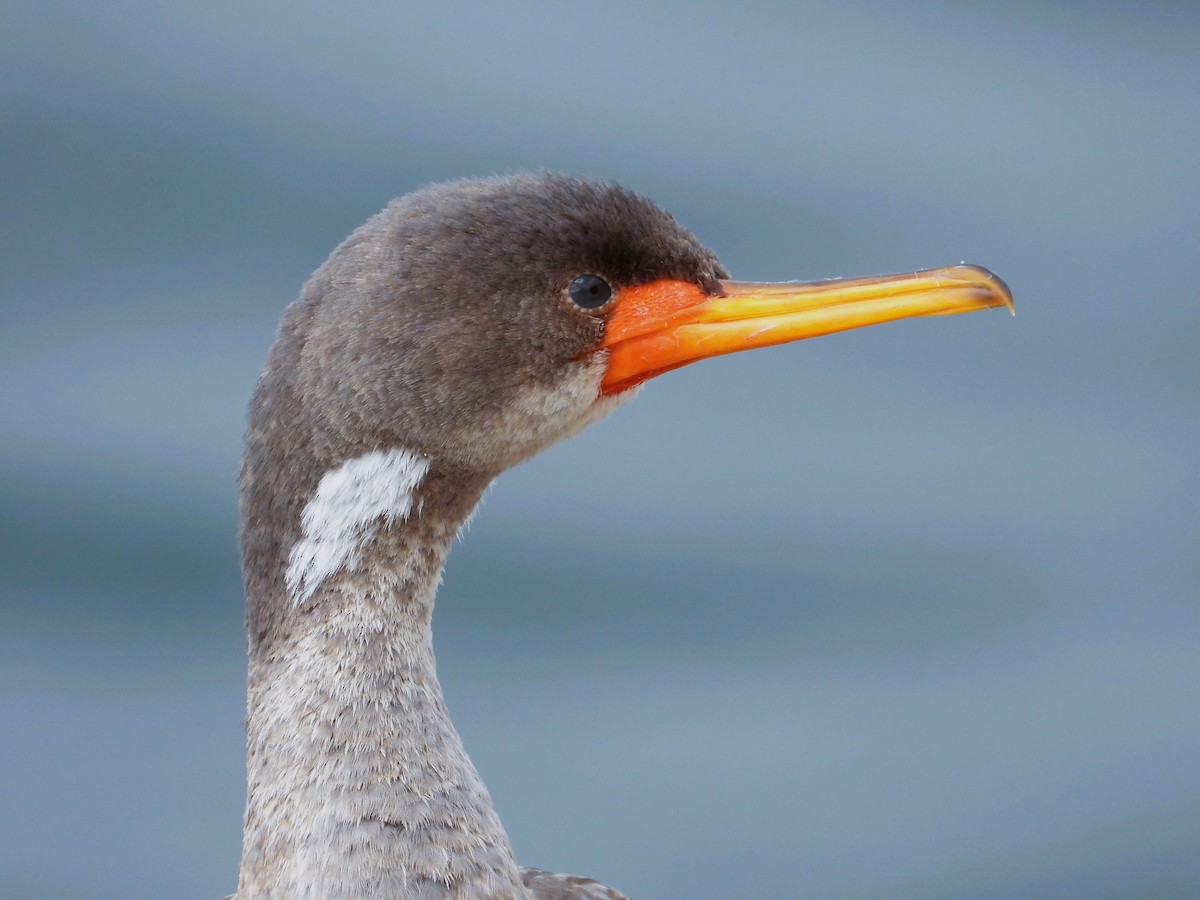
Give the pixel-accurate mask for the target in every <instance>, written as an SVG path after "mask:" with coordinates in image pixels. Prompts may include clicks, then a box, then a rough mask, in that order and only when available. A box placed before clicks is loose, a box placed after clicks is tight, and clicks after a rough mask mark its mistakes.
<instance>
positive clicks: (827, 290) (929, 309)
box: [600, 265, 1013, 394]
mask: <svg viewBox="0 0 1200 900" xmlns="http://www.w3.org/2000/svg"><path fill="white" fill-rule="evenodd" d="M721 289H722V293H721V294H720V295H719V296H715V297H714V296H710V295H708V294H706V293H705V292H704V291H703V289H701V288H700V287H699V286H698V285H695V284H691V283H689V282H684V281H673V280H669V279H666V280H661V281H652V282H650V283H649V284H642V285H638V286H637V287H633V288H628V289H626V290H623V291H621V294H620V298H619V300H618V303H617V306H616V309H615V310H614V311H613V313H612V315H611V316H610V317H609V319H608V324H607V327H606V329H605V334H604V340H603V342H602V343H601V345H600V346H601V347H602V348H604V349H607V350H608V353H609V358H608V371H607V372H606V373H605V376H604V379H603V381H602V382H601V385H600V391H601V393H602V394H615V393H618V392H620V391H623V390H626V389H627V388H631V387H633V386H634V385H636V384H640V383H641V382H643V381H645V380H646V379H647V378H653V377H654V376H655V375H661V374H662V373H663V372H667V371H670V370H671V369H677V368H679V367H680V366H685V365H687V364H688V363H690V362H695V361H696V360H698V359H705V358H707V357H709V356H719V355H721V354H723V353H736V352H737V351H739V350H752V349H754V348H755V347H769V346H771V345H772V344H784V343H787V342H788V341H799V340H803V339H804V338H810V337H817V336H818V335H822V334H832V333H834V332H835V331H847V330H849V329H851V328H861V327H862V326H864V325H875V324H877V323H879V322H891V321H894V320H896V319H907V318H910V317H911V316H942V315H949V314H952V313H961V312H970V311H971V310H975V309H988V308H991V307H997V306H1006V307H1008V309H1009V310H1010V311H1011V310H1012V309H1013V301H1012V294H1011V293H1009V290H1008V287H1007V286H1006V285H1005V284H1004V282H1003V281H1001V280H1000V279H999V278H997V277H996V276H995V275H993V274H992V273H991V272H989V271H988V270H987V269H983V268H980V267H979V266H967V265H962V266H950V267H948V268H945V269H925V270H923V271H920V272H909V273H906V274H903V275H880V276H877V277H875V278H839V279H835V280H833V281H814V282H799V281H788V282H781V283H779V284H765V283H755V282H746V281H723V282H721Z"/></svg>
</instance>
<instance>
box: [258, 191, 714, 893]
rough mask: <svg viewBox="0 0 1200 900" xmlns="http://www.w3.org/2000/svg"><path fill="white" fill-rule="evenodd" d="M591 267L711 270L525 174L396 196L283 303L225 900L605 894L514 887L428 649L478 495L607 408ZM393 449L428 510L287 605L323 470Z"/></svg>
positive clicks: (518, 882)
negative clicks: (579, 283)
mask: <svg viewBox="0 0 1200 900" xmlns="http://www.w3.org/2000/svg"><path fill="white" fill-rule="evenodd" d="M590 272H597V273H603V274H604V275H605V277H606V278H608V279H610V280H611V282H612V284H613V285H614V287H619V286H620V285H622V284H630V283H634V282H636V281H641V280H645V279H647V278H661V277H669V278H679V279H684V280H687V281H689V282H693V283H697V284H701V285H704V286H705V288H706V289H708V290H711V291H714V292H715V291H716V290H717V284H716V281H717V279H718V278H719V277H721V276H723V275H724V272H723V271H722V270H721V268H720V266H719V264H718V263H717V261H716V258H715V257H714V256H713V254H712V253H711V252H710V251H708V250H706V249H704V248H703V247H701V246H700V245H699V244H698V243H697V242H696V241H695V240H694V238H692V236H691V235H690V234H688V233H687V232H685V231H684V230H683V229H681V228H680V227H679V226H678V225H676V224H675V222H674V221H673V220H672V219H671V218H670V217H669V216H668V215H667V214H666V213H664V212H662V211H661V210H659V209H658V208H657V207H655V206H653V205H652V204H650V203H649V202H647V201H645V200H643V199H641V198H639V197H637V196H635V195H634V194H632V193H630V192H628V191H625V190H621V189H619V188H614V187H610V186H606V185H603V184H597V183H592V182H586V181H580V180H575V179H570V178H564V177H559V176H550V175H547V176H531V175H520V176H514V177H508V178H496V179H485V180H478V181H461V182H455V183H451V184H445V185H441V186H437V187H434V188H430V189H428V190H425V191H422V192H420V193H417V194H413V195H409V196H407V197H404V198H402V199H400V200H397V201H395V202H394V203H392V204H391V205H390V206H388V207H387V208H386V209H385V210H384V211H383V212H381V213H380V214H379V215H377V216H375V217H374V218H373V219H371V220H370V221H369V222H367V223H366V224H365V225H364V226H363V227H362V228H360V229H358V230H357V231H356V232H355V233H354V234H352V235H351V236H350V237H349V238H348V239H347V240H346V241H345V242H344V243H343V244H342V245H341V246H340V247H338V248H337V249H336V250H335V251H334V252H333V254H332V255H331V256H330V258H329V260H328V261H327V262H326V263H325V264H324V265H323V266H322V267H321V268H320V269H318V270H317V272H316V273H315V274H314V275H313V277H312V278H311V279H310V281H309V282H308V284H307V285H306V286H305V288H304V290H303V292H302V294H301V296H300V298H299V299H298V300H297V301H296V302H295V303H294V304H292V306H291V307H290V308H289V309H288V311H287V313H286V314H285V315H284V319H283V323H282V325H281V327H280V331H279V335H278V337H277V339H276V342H275V346H274V347H273V348H272V350H271V353H270V356H269V358H268V360H267V363H266V367H265V369H264V371H263V374H262V377H261V379H260V381H259V384H258V388H257V390H256V392H255V396H254V400H253V403H252V406H251V413H250V426H249V432H248V435H247V440H246V453H245V459H244V463H243V468H242V477H241V483H242V547H243V566H244V571H245V577H246V593H247V628H248V634H249V648H250V672H249V746H248V782H249V783H248V799H247V807H246V823H245V841H244V850H243V858H242V868H241V877H240V882H239V889H238V896H239V897H242V898H247V900H248V898H252V897H287V898H297V897H304V896H312V897H384V896H387V897H430V898H432V897H455V898H476V897H523V896H526V895H527V892H528V891H532V896H537V897H556V898H568V897H580V898H583V897H593V896H595V897H600V896H603V897H619V896H620V895H619V894H617V893H615V892H609V893H604V892H605V891H608V889H605V888H602V887H601V888H598V887H596V886H595V883H594V882H588V881H586V880H579V881H578V882H573V881H570V880H567V879H558V877H557V876H552V875H549V874H547V873H538V874H537V875H536V877H535V876H534V875H529V876H527V878H526V882H525V883H524V884H523V882H522V877H521V874H520V870H519V869H518V867H517V866H516V864H515V862H514V861H513V855H512V850H511V848H510V846H509V843H508V839H507V837H506V835H505V833H504V830H503V829H502V828H501V826H500V822H499V820H498V819H497V818H496V815H495V812H494V811H493V809H492V804H491V800H490V798H489V796H488V793H487V791H486V789H485V788H484V786H483V784H482V782H481V781H480V779H479V777H478V775H477V774H476V772H475V770H474V768H473V767H472V766H471V764H470V761H469V760H468V759H467V757H466V754H465V753H464V752H463V749H462V745H461V743H460V742H459V739H458V736H457V734H456V733H455V731H454V729H453V727H452V725H451V724H450V719H449V717H448V715H447V714H446V710H445V706H444V704H443V701H442V696H441V691H440V688H439V687H438V683H437V679H436V676H435V672H434V660H433V653H432V649H431V643H430V613H431V611H432V608H433V593H434V589H435V586H436V584H437V580H438V576H439V573H440V571H441V568H442V563H443V561H444V559H445V556H446V553H447V551H448V549H449V546H450V542H451V540H452V539H453V537H454V535H455V534H456V532H457V531H458V529H459V527H460V526H461V525H462V524H463V522H464V521H465V520H466V519H467V517H468V516H469V515H470V513H471V511H472V510H473V509H474V508H475V506H476V504H477V503H478V502H479V499H480V496H481V495H482V493H483V491H484V489H485V488H486V487H487V486H488V484H490V483H491V481H492V480H493V479H494V478H495V477H496V476H497V475H499V474H500V472H502V471H503V470H504V469H506V468H508V467H509V466H511V465H513V464H514V463H516V462H518V461H520V460H522V459H524V458H526V457H528V456H529V455H531V454H532V453H535V452H536V451H537V450H539V449H541V448H543V447H545V446H547V445H548V444H550V443H553V442H554V441H556V440H559V439H561V438H562V437H564V436H566V435H567V434H570V433H573V432H575V431H577V430H579V429H580V428H582V427H584V426H585V425H586V424H588V423H589V422H591V421H594V420H595V419H597V418H599V417H600V416H601V415H603V414H604V413H605V412H606V411H607V410H608V409H609V408H611V407H612V406H614V405H615V404H616V403H617V402H618V398H613V399H604V400H597V392H598V390H597V389H598V385H599V379H600V376H601V374H602V371H603V360H602V359H601V358H599V357H598V356H596V355H593V356H587V355H586V354H587V353H588V351H592V350H594V349H595V348H596V346H597V343H598V342H599V340H600V337H601V335H602V333H603V321H602V319H600V318H598V317H597V316H595V315H593V314H592V313H590V312H588V311H585V310H582V309H580V308H578V307H577V306H575V305H574V304H572V303H571V302H570V301H569V300H568V299H565V298H564V292H565V291H566V290H567V288H568V287H569V285H570V284H571V282H572V280H573V279H575V278H576V277H577V276H579V275H580V274H581V273H590ZM394 449H399V450H402V451H406V452H407V453H409V454H412V455H413V456H415V457H417V458H419V459H420V460H422V461H423V462H425V463H426V464H427V466H428V469H427V471H426V472H425V474H424V476H423V477H422V478H421V479H420V481H419V484H417V485H415V486H414V489H413V497H412V502H411V507H412V508H413V509H414V510H419V514H413V515H409V516H407V517H401V516H396V517H394V518H393V519H392V520H391V521H388V522H386V523H385V525H384V526H383V527H379V528H377V529H376V530H375V531H374V533H373V534H372V536H371V538H370V539H369V540H367V541H365V542H362V545H361V546H360V547H358V550H357V552H356V554H355V555H356V557H357V558H356V559H355V560H354V562H353V564H344V565H342V566H340V567H338V568H337V569H336V570H335V571H332V572H330V573H329V574H328V575H327V576H326V577H324V578H323V579H322V580H321V582H320V583H319V584H318V585H317V586H316V587H315V589H314V590H312V592H311V594H308V595H307V596H304V598H303V600H302V601H301V602H297V598H296V593H295V591H292V590H290V589H289V585H288V581H287V577H286V573H287V572H288V570H289V564H290V560H291V559H292V555H293V553H294V551H295V548H296V547H297V545H298V544H300V543H302V541H303V538H304V526H303V522H302V516H303V512H304V510H305V507H306V505H308V504H310V503H311V502H312V501H313V498H314V497H315V496H316V495H317V493H318V486H319V485H320V484H321V479H322V478H323V477H325V476H326V475H328V474H329V473H331V472H335V471H337V470H338V469H339V468H340V467H342V466H344V465H345V464H346V463H347V462H349V461H352V460H355V459H358V458H361V457H363V456H364V455H365V454H369V453H371V452H373V451H388V450H394ZM380 477H384V476H380ZM385 517H386V516H385ZM366 524H367V525H370V523H366ZM350 539H351V540H354V541H358V540H359V539H358V538H357V537H354V536H351V538H350ZM556 879H557V880H556ZM595 890H601V891H602V892H601V893H599V894H597V893H595ZM589 891H591V893H589Z"/></svg>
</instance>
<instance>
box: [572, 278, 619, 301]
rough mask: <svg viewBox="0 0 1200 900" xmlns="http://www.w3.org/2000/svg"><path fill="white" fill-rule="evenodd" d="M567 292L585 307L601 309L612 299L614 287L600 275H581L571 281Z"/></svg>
mask: <svg viewBox="0 0 1200 900" xmlns="http://www.w3.org/2000/svg"><path fill="white" fill-rule="evenodd" d="M567 293H568V294H570V295H571V299H572V300H574V301H575V302H576V303H577V304H578V305H579V306H580V307H582V308H583V309H599V308H600V307H601V306H603V305H604V304H605V303H607V302H608V301H609V300H611V299H612V295H613V289H612V285H610V284H609V283H608V282H607V281H605V280H604V279H603V278H601V277H600V276H599V275H580V276H579V277H578V278H576V279H575V280H574V281H572V282H571V286H570V287H569V288H567Z"/></svg>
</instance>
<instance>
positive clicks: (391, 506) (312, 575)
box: [284, 448, 429, 605]
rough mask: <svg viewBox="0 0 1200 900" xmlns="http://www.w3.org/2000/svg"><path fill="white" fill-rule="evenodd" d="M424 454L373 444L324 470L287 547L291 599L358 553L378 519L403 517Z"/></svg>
mask: <svg viewBox="0 0 1200 900" xmlns="http://www.w3.org/2000/svg"><path fill="white" fill-rule="evenodd" d="M428 471H429V460H428V459H427V458H426V457H423V456H419V455H418V454H416V453H413V452H412V451H411V450H405V449H403V448H398V449H395V450H373V451H372V452H370V453H367V454H365V455H363V456H360V457H358V458H356V459H352V460H349V461H347V462H346V463H344V464H343V465H342V466H340V467H339V468H337V469H334V470H333V471H332V472H326V473H325V474H324V475H323V476H322V477H321V483H320V484H318V485H317V493H316V494H315V495H314V496H313V498H312V499H311V500H309V501H308V504H307V505H306V506H305V507H304V512H303V513H302V514H301V518H300V525H301V528H302V529H303V535H302V537H301V538H300V540H298V541H297V542H296V546H294V547H293V548H292V552H291V555H290V556H289V558H288V568H287V574H286V575H285V576H284V580H285V581H286V583H287V587H288V590H289V591H290V592H291V594H292V599H293V600H294V601H295V603H296V604H297V605H299V604H301V603H303V602H304V601H305V600H307V599H308V598H309V597H311V596H312V595H313V592H314V591H315V590H316V589H317V587H318V586H319V585H320V584H321V582H322V581H324V580H325V579H326V578H328V577H329V576H330V575H332V574H334V573H335V572H337V571H338V570H339V569H341V568H343V567H344V566H353V565H354V564H355V563H357V562H358V554H359V553H360V552H361V551H362V548H363V546H364V545H366V543H367V542H368V541H369V540H370V539H371V538H373V537H374V536H375V534H376V532H377V531H378V530H379V527H380V525H381V524H385V525H390V524H391V523H393V522H395V521H397V520H400V521H403V520H405V519H407V518H408V516H409V514H410V513H411V512H412V505H413V494H414V492H415V491H416V489H417V486H418V485H419V484H420V483H421V479H423V478H424V477H425V473H426V472H428Z"/></svg>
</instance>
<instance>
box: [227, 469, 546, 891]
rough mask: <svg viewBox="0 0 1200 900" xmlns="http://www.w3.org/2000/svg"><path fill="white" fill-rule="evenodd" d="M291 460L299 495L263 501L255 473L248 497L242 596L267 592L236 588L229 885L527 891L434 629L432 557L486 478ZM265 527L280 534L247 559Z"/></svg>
mask: <svg viewBox="0 0 1200 900" xmlns="http://www.w3.org/2000/svg"><path fill="white" fill-rule="evenodd" d="M289 459H290V461H292V462H296V461H297V459H296V458H293V457H289ZM302 459H303V457H301V460H302ZM292 471H293V472H294V473H296V475H297V478H298V479H299V480H300V481H301V482H303V481H307V482H308V484H309V485H310V488H309V490H308V495H307V499H306V500H305V502H304V503H303V504H301V503H299V502H298V501H297V500H295V499H294V498H295V497H296V496H297V493H299V491H298V490H296V488H297V487H298V486H299V485H293V490H291V491H286V492H284V496H283V497H282V498H276V499H274V500H273V501H271V502H267V500H266V498H265V497H264V496H263V494H262V492H261V491H260V492H256V491H255V490H254V489H253V484H251V485H250V489H249V490H247V492H246V497H245V498H244V503H245V506H244V515H245V520H244V525H243V531H244V534H246V535H249V544H250V546H249V548H248V550H247V553H246V559H247V590H248V592H253V591H255V590H258V591H261V592H262V594H261V595H260V596H258V597H255V596H254V595H253V593H251V594H250V595H249V609H250V611H251V612H250V614H249V615H250V617H249V620H248V621H249V622H250V625H251V635H250V642H251V660H250V672H249V720H248V722H249V724H248V753H247V770H248V771H247V775H248V779H247V780H248V791H247V807H246V834H245V841H244V847H243V859H242V872H241V879H240V884H239V896H240V897H245V898H249V897H288V898H291V897H310V896H311V897H335V896H336V897H379V896H413V897H431V898H432V897H445V898H450V897H462V898H467V897H481V896H487V897H498V898H504V897H514V898H515V897H524V896H525V894H524V888H522V887H521V882H520V874H519V871H518V869H517V867H516V864H515V863H514V861H513V854H512V849H511V847H510V846H509V842H508V838H507V836H506V835H505V833H504V830H503V828H502V827H501V825H500V822H499V819H498V818H497V816H496V814H495V811H494V810H493V808H492V802H491V798H490V797H489V795H488V792H487V789H486V788H485V787H484V785H483V783H482V781H481V780H480V778H479V775H478V773H477V772H476V771H475V769H474V767H473V766H472V765H471V762H470V760H469V759H468V758H467V755H466V753H465V752H464V750H463V746H462V742H461V741H460V739H459V737H458V734H457V733H456V732H455V730H454V727H453V725H452V724H451V722H450V717H449V715H448V713H447V711H446V707H445V702H444V700H443V697H442V692H441V687H440V685H439V684H438V681H437V675H436V669H435V664H434V655H433V647H432V635H431V630H430V616H431V614H432V609H433V596H434V591H435V589H436V586H437V582H438V578H439V575H440V572H441V568H442V564H443V563H444V561H445V557H446V554H447V553H448V552H449V549H450V545H451V543H452V541H453V539H454V536H455V534H456V532H457V530H458V528H459V526H460V525H461V524H462V522H463V521H465V519H466V517H467V516H468V515H469V513H470V511H471V510H472V509H473V508H474V506H475V505H476V503H477V502H478V500H479V497H480V496H481V494H482V492H483V490H484V488H485V487H486V483H487V479H485V478H483V477H479V476H470V475H468V474H466V473H463V472H452V471H449V470H447V469H446V468H445V467H443V466H440V465H439V464H438V463H437V461H434V460H430V459H428V458H426V457H423V456H421V455H420V454H417V453H414V452H412V451H410V450H406V449H402V448H393V449H387V450H371V451H368V452H366V453H363V454H361V455H359V456H357V457H354V458H352V459H350V460H347V461H346V462H344V463H342V464H340V465H338V466H336V467H332V468H330V470H329V471H327V472H325V473H324V474H322V475H320V477H314V476H313V473H311V472H310V473H306V471H305V468H304V467H303V466H302V467H300V468H299V469H298V470H297V469H293V470H292ZM249 480H250V481H251V482H252V481H253V477H251V478H250V479H249ZM256 500H257V502H258V503H259V504H262V505H261V506H259V508H258V509H256V508H255V501H256ZM264 515H266V516H272V515H273V516H280V515H290V516H292V517H293V518H292V519H291V520H290V521H287V522H280V521H276V522H275V523H273V524H272V523H270V522H264V521H263V520H262V518H261V517H262V516H264ZM264 529H265V530H267V531H271V532H273V533H274V534H282V535H285V536H286V537H284V538H283V539H282V540H278V542H277V546H274V547H268V551H269V552H261V551H260V552H258V553H256V552H255V545H254V535H255V533H256V530H264ZM255 562H257V563H259V566H258V568H257V569H253V570H252V569H251V568H250V566H251V564H252V563H255ZM256 629H257V630H256Z"/></svg>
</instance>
